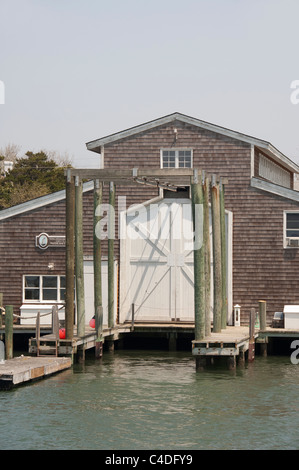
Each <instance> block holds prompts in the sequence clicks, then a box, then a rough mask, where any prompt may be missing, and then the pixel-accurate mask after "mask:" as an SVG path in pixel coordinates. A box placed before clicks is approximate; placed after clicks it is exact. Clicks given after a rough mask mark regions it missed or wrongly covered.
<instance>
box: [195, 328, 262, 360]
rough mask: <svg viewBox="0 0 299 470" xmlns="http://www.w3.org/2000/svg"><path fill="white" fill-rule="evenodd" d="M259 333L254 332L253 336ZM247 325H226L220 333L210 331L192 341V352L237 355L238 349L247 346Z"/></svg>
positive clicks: (203, 354)
mask: <svg viewBox="0 0 299 470" xmlns="http://www.w3.org/2000/svg"><path fill="white" fill-rule="evenodd" d="M258 335H259V333H258V331H256V332H255V334H254V338H257V337H258ZM249 341H250V336H249V329H248V327H246V326H244V327H242V326H240V327H235V326H227V327H226V328H225V329H223V330H221V332H220V333H213V332H212V333H211V334H210V335H209V336H207V337H205V338H204V339H202V340H193V341H192V354H193V355H194V356H237V355H239V353H240V351H241V350H242V351H243V352H245V351H247V350H248V348H249Z"/></svg>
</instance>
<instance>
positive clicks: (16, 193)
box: [0, 151, 65, 209]
mask: <svg viewBox="0 0 299 470" xmlns="http://www.w3.org/2000/svg"><path fill="white" fill-rule="evenodd" d="M64 187H65V177H64V168H63V167H61V166H59V165H58V164H57V163H56V162H55V161H54V160H53V159H51V158H49V157H48V155H47V154H46V153H45V152H44V151H41V152H38V153H33V152H27V153H26V157H24V158H18V159H16V163H15V165H14V167H13V168H12V170H10V171H8V172H7V174H6V175H5V176H4V178H3V179H2V180H1V184H0V208H1V209H4V208H7V207H11V206H13V205H16V204H20V203H22V202H26V201H28V200H30V199H33V198H36V197H40V196H45V195H46V194H50V193H53V192H55V191H59V190H61V189H64Z"/></svg>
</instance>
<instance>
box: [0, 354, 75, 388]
mask: <svg viewBox="0 0 299 470" xmlns="http://www.w3.org/2000/svg"><path fill="white" fill-rule="evenodd" d="M71 366H72V360H71V358H69V357H53V356H50V357H31V356H20V357H15V358H13V359H8V360H6V361H5V362H4V364H0V390H9V389H11V388H13V387H15V386H17V385H22V384H24V383H28V382H31V381H33V380H37V379H42V378H45V377H48V376H50V375H52V374H55V373H57V372H61V371H63V370H66V369H69V368H70V367H71Z"/></svg>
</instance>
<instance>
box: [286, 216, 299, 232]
mask: <svg viewBox="0 0 299 470" xmlns="http://www.w3.org/2000/svg"><path fill="white" fill-rule="evenodd" d="M292 228H295V229H299V212H298V213H294V214H287V229H292Z"/></svg>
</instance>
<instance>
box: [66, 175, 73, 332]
mask: <svg viewBox="0 0 299 470" xmlns="http://www.w3.org/2000/svg"><path fill="white" fill-rule="evenodd" d="M74 196H75V185H74V178H73V177H72V176H71V174H70V171H69V170H68V171H67V176H66V228H65V233H66V273H65V274H66V294H65V330H66V334H65V336H66V339H73V336H74V291H75V281H74V276H75V242H74V241H75V240H74V239H75V197H74Z"/></svg>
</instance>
